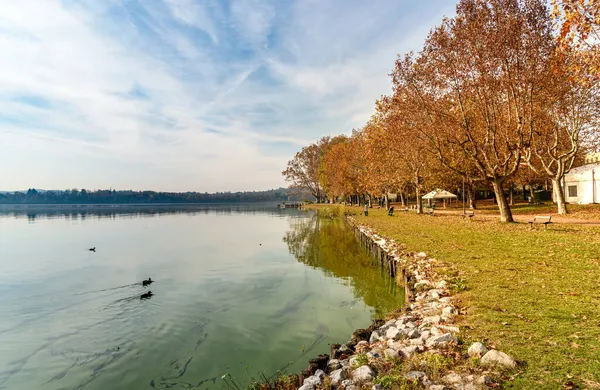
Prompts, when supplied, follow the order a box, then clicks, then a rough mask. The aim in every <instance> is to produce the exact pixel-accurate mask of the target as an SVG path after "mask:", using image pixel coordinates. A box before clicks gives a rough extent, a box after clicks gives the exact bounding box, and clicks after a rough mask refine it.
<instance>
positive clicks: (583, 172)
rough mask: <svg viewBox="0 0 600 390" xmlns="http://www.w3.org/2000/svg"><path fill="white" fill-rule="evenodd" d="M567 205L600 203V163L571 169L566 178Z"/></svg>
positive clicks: (564, 182)
mask: <svg viewBox="0 0 600 390" xmlns="http://www.w3.org/2000/svg"><path fill="white" fill-rule="evenodd" d="M563 190H564V192H565V201H566V202H567V203H579V204H589V203H600V162H596V163H593V164H586V165H582V166H580V167H577V168H573V169H571V171H570V172H569V173H567V174H566V175H565V177H564V181H563Z"/></svg>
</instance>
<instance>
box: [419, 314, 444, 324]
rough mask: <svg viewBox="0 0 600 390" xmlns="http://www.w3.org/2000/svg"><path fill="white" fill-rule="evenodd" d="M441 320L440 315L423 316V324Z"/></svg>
mask: <svg viewBox="0 0 600 390" xmlns="http://www.w3.org/2000/svg"><path fill="white" fill-rule="evenodd" d="M441 320H442V317H440V316H429V317H425V318H423V323H425V324H439V323H440V321H441Z"/></svg>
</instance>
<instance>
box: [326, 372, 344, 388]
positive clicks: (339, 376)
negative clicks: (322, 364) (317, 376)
mask: <svg viewBox="0 0 600 390" xmlns="http://www.w3.org/2000/svg"><path fill="white" fill-rule="evenodd" d="M329 378H330V379H331V384H332V385H333V386H337V385H339V384H340V383H341V382H342V381H343V380H345V379H346V374H344V370H343V369H341V368H340V369H339V370H335V371H332V372H331V374H329Z"/></svg>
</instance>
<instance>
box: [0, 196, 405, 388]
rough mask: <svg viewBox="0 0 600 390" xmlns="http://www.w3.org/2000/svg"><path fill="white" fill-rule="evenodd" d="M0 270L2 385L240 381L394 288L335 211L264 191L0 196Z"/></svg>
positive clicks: (312, 350)
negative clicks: (238, 199)
mask: <svg viewBox="0 0 600 390" xmlns="http://www.w3.org/2000/svg"><path fill="white" fill-rule="evenodd" d="M72 221H77V222H72ZM282 236H285V237H284V240H283V241H285V242H282V239H281V237H282ZM96 246H97V251H96V252H90V251H89V250H88V249H89V248H93V247H96ZM0 269H2V273H0V346H1V348H0V352H1V353H0V389H9V390H12V389H17V390H20V389H42V390H59V389H84V388H85V389H88V390H99V389H115V390H118V389H127V390H131V389H134V390H135V389H148V388H173V389H184V388H198V389H205V388H209V387H212V388H213V389H214V388H220V387H222V386H223V381H222V380H221V377H222V376H223V375H224V374H231V375H232V376H233V377H235V378H236V379H237V380H239V382H242V383H244V384H245V383H248V381H249V377H251V376H253V377H256V376H257V375H259V373H260V372H261V371H262V372H264V373H265V374H266V375H267V376H270V375H272V374H274V373H275V372H276V371H277V370H281V369H288V370H289V371H290V372H298V371H300V370H302V369H304V368H305V367H306V362H307V359H308V358H310V357H312V356H315V355H317V354H319V353H326V352H327V351H328V350H329V347H328V344H330V343H339V342H343V341H345V340H347V338H348V337H349V336H350V334H351V333H352V331H353V330H354V329H356V328H362V327H365V326H367V325H368V324H369V322H370V319H371V317H372V315H373V313H375V315H376V316H379V315H382V314H383V313H385V312H386V311H388V310H391V309H393V308H395V307H397V306H398V305H399V304H400V303H401V302H402V301H403V299H402V296H401V294H402V289H398V288H397V286H395V284H394V282H393V281H391V280H390V279H389V278H388V277H386V276H384V275H383V274H382V273H381V272H380V271H378V268H377V267H375V266H373V264H372V260H371V259H370V257H369V256H367V255H366V254H365V253H364V252H363V251H362V250H361V248H360V247H359V245H358V243H357V242H356V241H355V239H354V236H353V233H352V232H351V230H349V229H347V228H346V227H345V226H344V225H343V223H339V222H335V221H327V220H319V219H317V218H316V217H315V216H314V214H313V213H312V212H303V211H299V210H294V209H283V210H282V209H277V208H276V207H275V205H251V206H249V205H243V206H241V205H233V206H223V205H193V206H187V207H183V208H181V207H174V206H169V207H167V206H164V205H161V206H154V205H146V206H141V207H131V206H125V207H123V206H121V207H117V208H112V206H110V207H108V206H106V207H100V208H98V209H93V208H91V209H90V208H89V207H85V208H74V209H71V208H68V209H60V208H49V209H42V208H36V207H34V208H27V209H25V208H23V209H14V208H13V209H11V210H6V209H4V210H3V211H1V210H0ZM149 277H151V278H152V281H153V282H154V283H152V285H151V287H152V288H151V290H152V292H153V293H154V295H152V298H151V299H141V298H142V295H143V294H146V293H148V292H149V291H150V286H144V285H143V281H144V280H147V279H148V278H149Z"/></svg>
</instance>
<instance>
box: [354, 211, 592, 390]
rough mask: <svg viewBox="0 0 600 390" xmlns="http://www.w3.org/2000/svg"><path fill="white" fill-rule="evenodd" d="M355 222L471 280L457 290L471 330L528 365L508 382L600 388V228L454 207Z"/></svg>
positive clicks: (470, 337) (469, 336) (468, 333)
mask: <svg viewBox="0 0 600 390" xmlns="http://www.w3.org/2000/svg"><path fill="white" fill-rule="evenodd" d="M351 209H352V210H354V211H355V212H357V214H358V211H360V210H359V209H358V208H351ZM357 220H358V221H359V222H360V223H363V224H367V225H370V226H371V227H373V228H375V229H376V230H377V231H379V232H380V233H381V234H383V235H385V236H387V237H389V238H394V239H396V240H397V241H398V242H401V243H404V244H405V245H406V248H407V249H408V250H412V251H425V252H427V253H428V254H429V255H430V256H432V257H436V258H437V259H439V260H442V261H445V262H447V263H450V264H452V265H453V266H454V267H453V268H454V269H455V270H457V272H458V273H459V274H458V275H455V276H458V277H460V278H462V279H464V280H465V282H466V285H467V289H466V290H465V291H463V292H461V293H459V294H458V298H459V300H460V305H461V306H462V307H463V308H464V309H465V310H466V315H464V316H463V318H464V319H463V320H462V321H463V323H462V324H461V325H462V329H463V337H464V338H465V339H466V340H467V341H476V340H482V341H485V342H486V343H487V344H491V345H493V346H495V347H496V348H498V349H500V350H502V351H505V352H507V353H509V354H511V355H513V356H514V357H515V358H516V359H517V360H518V361H519V362H520V363H522V369H521V370H520V371H519V372H518V373H517V374H516V375H514V377H513V378H512V380H511V381H510V382H509V383H508V384H507V387H508V388H519V389H521V388H523V389H558V388H563V385H565V384H567V385H566V386H565V388H570V387H569V382H570V381H572V382H574V383H575V384H579V385H580V386H581V387H582V388H600V383H598V382H600V228H599V227H589V226H583V225H567V224H555V225H552V226H551V227H550V228H549V229H548V231H544V230H543V228H541V229H540V228H538V229H535V230H529V227H528V225H527V224H502V223H500V222H496V221H491V220H487V221H483V220H477V218H475V220H474V221H470V222H469V221H463V220H462V219H461V218H460V217H458V216H450V215H448V216H441V215H438V216H428V215H416V214H412V213H397V215H395V216H394V217H388V216H386V215H385V213H384V211H383V210H376V209H372V210H370V212H369V216H368V217H364V216H357ZM596 385H597V386H598V387H595V386H596Z"/></svg>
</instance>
